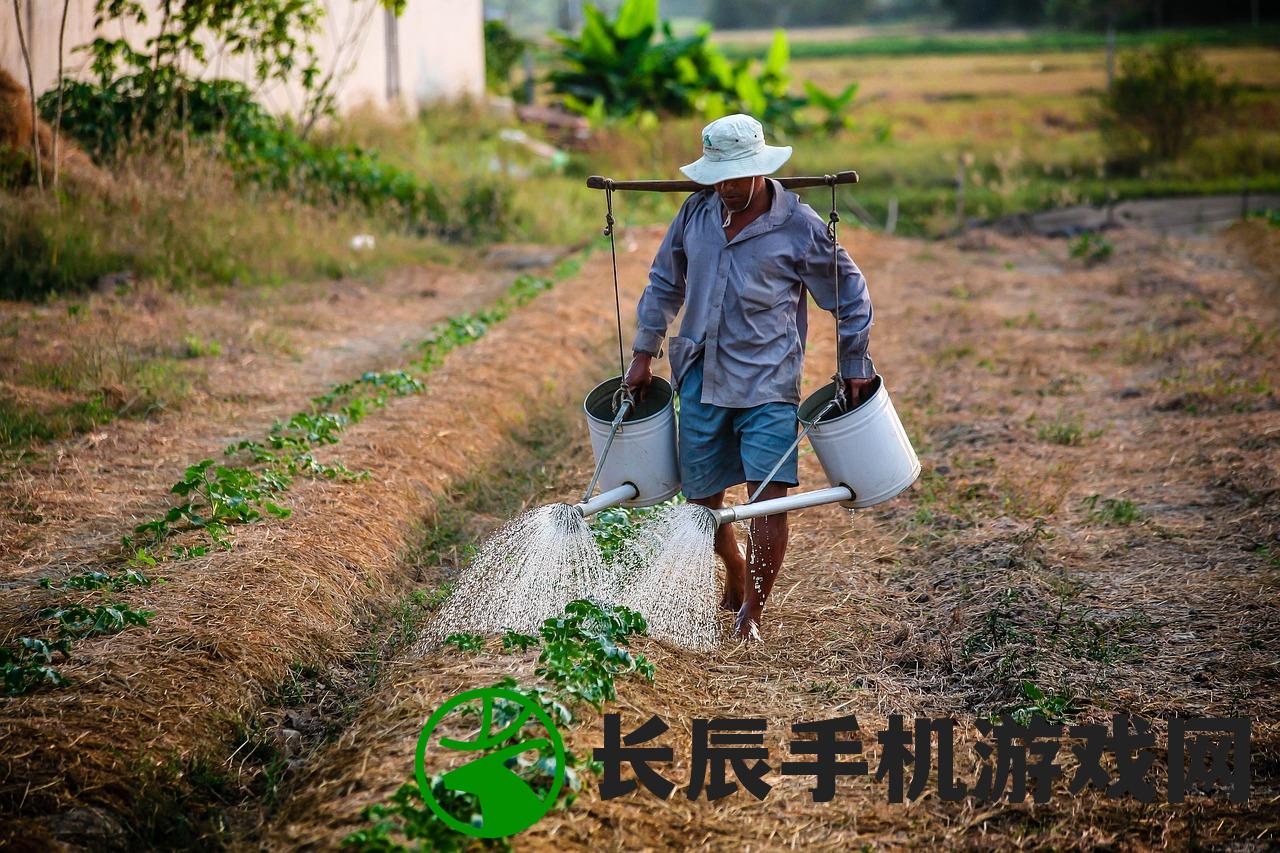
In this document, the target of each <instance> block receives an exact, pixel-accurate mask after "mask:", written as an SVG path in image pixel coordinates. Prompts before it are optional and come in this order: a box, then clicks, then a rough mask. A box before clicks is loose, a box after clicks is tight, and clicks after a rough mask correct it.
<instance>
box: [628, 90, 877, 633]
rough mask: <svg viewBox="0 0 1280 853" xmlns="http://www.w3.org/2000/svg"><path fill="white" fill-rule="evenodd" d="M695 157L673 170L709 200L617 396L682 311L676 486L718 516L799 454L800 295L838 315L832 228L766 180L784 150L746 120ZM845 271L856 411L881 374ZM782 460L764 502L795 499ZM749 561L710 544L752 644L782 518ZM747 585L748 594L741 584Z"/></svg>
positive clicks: (675, 349) (846, 345) (778, 552)
mask: <svg viewBox="0 0 1280 853" xmlns="http://www.w3.org/2000/svg"><path fill="white" fill-rule="evenodd" d="M702 146H703V147H702V157H701V158H700V159H699V160H697V161H696V162H694V163H690V164H689V165H687V166H683V167H681V169H680V171H681V172H683V173H684V174H685V175H686V176H688V177H689V178H690V179H692V180H693V181H695V182H697V183H699V184H703V185H704V186H706V187H707V188H706V189H704V190H700V191H698V192H695V193H693V194H692V195H690V196H689V197H688V198H687V199H686V200H685V202H684V204H683V206H682V207H681V208H680V212H679V213H678V214H677V215H676V218H675V220H674V221H673V222H672V223H671V226H670V227H669V228H668V229H667V234H666V237H665V238H663V241H662V245H661V246H660V247H659V249H658V254H657V257H655V258H654V260H653V266H652V267H651V268H650V270H649V284H648V286H647V287H646V288H645V290H644V294H643V295H642V296H641V297H640V302H639V305H638V306H637V308H636V315H637V321H638V322H637V331H636V338H635V344H634V346H633V347H632V349H633V358H632V361H631V365H630V367H629V368H628V369H627V374H626V378H625V380H624V382H625V384H626V385H627V386H628V387H629V388H631V389H632V390H633V391H635V392H636V393H638V394H640V395H643V394H644V391H645V389H646V388H647V386H648V384H649V382H650V380H651V379H652V378H653V373H652V370H651V364H650V363H651V362H652V360H653V359H655V358H661V357H662V341H663V338H664V337H665V335H666V333H667V328H668V326H669V325H670V323H671V322H672V320H674V319H675V316H676V313H677V312H678V311H679V310H680V307H681V306H682V305H683V306H684V309H685V311H684V320H683V322H682V323H681V326H680V334H679V335H678V336H676V337H672V338H671V340H670V343H669V345H668V347H667V350H668V352H669V353H670V356H671V381H672V384H673V385H675V386H676V388H677V389H678V391H679V396H680V438H679V451H680V477H681V480H682V484H683V491H684V494H685V497H687V498H688V499H689V501H690V502H692V503H696V504H701V505H702V506H706V507H711V508H713V509H716V508H719V507H721V506H723V505H724V493H725V490H726V489H727V488H729V487H730V486H736V485H738V484H739V483H742V482H744V481H745V482H746V484H747V490H748V493H749V494H754V493H755V491H756V489H757V488H758V487H759V485H760V483H761V482H762V481H763V480H765V479H766V478H767V477H768V475H769V472H770V471H771V470H772V469H773V466H774V465H775V464H776V463H777V461H778V460H779V459H780V458H781V457H782V455H783V454H784V453H786V451H787V449H788V448H789V447H790V446H791V443H792V442H793V441H795V438H796V430H797V421H796V410H797V407H798V405H799V403H800V372H801V368H802V366H803V363H804V345H805V333H806V329H807V310H806V309H807V301H806V299H805V294H806V292H807V293H809V294H811V295H812V296H813V299H814V301H815V302H816V303H817V304H818V305H819V306H820V307H822V308H823V309H824V310H826V311H831V312H832V313H833V314H834V313H835V310H836V305H837V299H836V290H835V288H836V275H835V272H834V270H833V269H832V255H833V246H832V240H831V238H830V236H828V233H827V226H826V223H825V222H824V221H823V219H822V217H820V216H819V215H818V213H817V212H816V211H815V210H814V209H813V208H812V207H810V206H809V205H808V204H805V203H804V202H802V201H800V199H799V197H798V196H797V195H796V194H795V193H793V192H790V191H789V190H785V189H784V188H783V187H782V185H781V184H779V183H778V182H777V181H775V180H773V179H772V178H766V177H764V176H765V175H768V174H770V173H772V172H774V171H776V170H777V169H778V168H779V167H780V166H782V164H783V163H785V162H786V161H787V159H788V158H789V157H790V156H791V147H790V146H782V147H779V146H773V145H766V144H765V141H764V130H763V128H762V127H761V125H760V122H758V121H756V120H755V119H754V118H752V117H751V116H747V115H741V114H739V115H730V116H725V117H724V118H720V119H716V120H715V121H713V122H712V123H711V124H709V125H707V126H706V127H705V128H703V131H702ZM835 254H837V255H838V257H839V262H838V264H837V266H838V269H839V282H840V284H839V286H840V294H839V296H840V298H839V306H840V317H839V318H838V320H839V323H840V344H841V352H840V373H841V375H842V376H843V377H844V383H845V393H846V395H847V398H848V399H849V400H850V401H855V402H857V401H861V400H863V399H865V397H866V396H869V393H870V390H871V383H872V378H873V377H874V376H875V369H874V368H873V366H872V364H871V359H870V357H869V356H868V355H867V343H868V338H869V337H870V331H871V298H870V296H869V295H868V293H867V283H866V280H865V279H864V278H863V276H862V273H861V272H860V271H859V270H858V267H857V265H855V264H854V262H853V260H852V259H851V258H850V257H849V255H848V253H847V252H846V251H845V250H844V249H843V248H838V249H837V252H836V253H835ZM796 456H797V453H796V451H794V450H792V451H791V453H790V454H788V456H787V458H786V460H785V461H784V462H783V464H782V467H781V468H780V469H779V470H778V473H777V475H776V476H775V477H774V478H773V480H772V481H771V482H770V483H769V484H768V485H767V486H766V487H765V489H764V491H763V492H762V493H761V494H760V496H759V500H769V499H771V498H778V497H782V496H783V495H785V494H786V493H787V488H788V487H789V486H795V485H798V480H797V475H796ZM749 542H750V549H749V553H748V554H747V556H746V558H745V560H744V558H743V555H742V553H741V552H740V551H739V550H738V544H737V541H736V540H735V538H734V533H733V527H732V525H728V524H726V525H723V526H721V527H720V528H719V529H718V530H717V531H716V535H715V549H716V553H717V554H719V555H720V559H721V560H723V561H724V564H725V593H724V598H723V599H722V601H721V602H720V606H721V608H723V609H726V610H730V611H736V612H737V621H736V625H735V632H736V634H737V636H738V637H740V638H742V639H745V640H758V639H760V633H759V625H760V621H761V614H762V612H763V610H764V605H765V601H767V600H768V598H769V593H770V591H771V590H772V589H773V584H774V581H775V580H776V578H777V576H778V570H779V569H780V568H781V567H782V558H783V555H784V554H785V552H786V548H787V516H786V513H778V514H775V515H769V516H764V517H761V518H756V519H753V520H752V521H751V532H750V537H749ZM748 578H749V579H750V583H748V582H747V580H748Z"/></svg>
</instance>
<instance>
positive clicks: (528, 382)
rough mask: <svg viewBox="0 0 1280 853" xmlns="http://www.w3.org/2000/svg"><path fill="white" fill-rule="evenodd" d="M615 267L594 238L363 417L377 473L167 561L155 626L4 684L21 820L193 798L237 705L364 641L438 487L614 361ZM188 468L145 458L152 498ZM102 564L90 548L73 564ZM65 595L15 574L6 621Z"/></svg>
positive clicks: (35, 824)
mask: <svg viewBox="0 0 1280 853" xmlns="http://www.w3.org/2000/svg"><path fill="white" fill-rule="evenodd" d="M647 262H648V259H641V257H640V256H639V255H636V254H624V256H623V258H622V263H623V274H624V277H625V282H626V284H625V288H626V289H625V295H626V298H628V299H630V300H634V298H635V297H636V296H637V295H638V287H639V286H640V285H641V283H642V282H643V281H644V273H645V270H646V268H647ZM608 275H609V260H608V257H607V256H601V255H597V256H595V257H594V258H592V259H590V260H589V262H588V263H587V264H586V266H585V267H584V269H583V271H582V273H581V274H580V275H579V276H577V277H576V278H574V279H573V280H570V281H565V282H562V283H561V284H560V285H558V286H557V287H556V288H555V289H554V290H552V291H550V292H548V293H545V294H543V295H541V296H540V297H538V298H537V299H536V300H535V301H534V302H532V303H531V304H530V305H529V306H527V307H525V308H524V309H521V310H520V311H518V312H517V313H515V314H513V315H512V316H511V317H510V318H509V319H508V320H507V321H505V322H503V323H501V324H499V325H497V326H495V327H494V328H492V329H491V330H490V331H489V332H488V334H486V335H485V336H484V337H483V338H482V339H480V340H479V341H477V342H475V343H474V344H472V345H470V346H467V347H465V348H463V349H460V350H457V351H455V352H454V353H452V354H451V355H450V356H449V357H448V359H447V360H446V362H445V364H444V365H443V366H442V367H440V368H439V369H438V370H436V371H435V372H434V373H432V375H431V376H430V377H429V380H428V389H427V391H426V392H425V393H423V394H421V395H417V396H412V397H405V398H397V399H394V400H392V401H391V402H390V403H389V404H388V406H387V408H386V409H385V410H383V411H379V412H377V413H375V414H373V415H371V416H369V417H368V418H367V419H366V420H364V421H362V422H361V423H360V424H358V425H355V426H353V427H351V428H350V429H349V430H348V431H347V432H346V433H345V436H344V439H343V441H342V443H341V444H339V445H337V446H336V447H335V448H334V449H333V450H332V455H333V456H335V457H337V458H339V459H341V460H342V461H343V462H344V463H346V464H347V465H348V466H349V467H350V468H351V469H353V470H368V471H369V472H370V474H371V475H372V476H371V477H370V478H369V479H368V480H367V481H365V482H358V483H346V484H335V483H331V482H325V481H310V482H308V481H299V482H298V483H296V484H295V486H294V488H293V489H292V490H291V491H290V492H289V493H288V494H287V496H286V499H287V503H288V504H289V506H291V507H292V508H293V515H292V517H291V518H289V519H288V520H286V521H283V522H270V523H263V524H259V525H253V526H250V527H247V528H243V529H239V530H237V531H236V532H235V539H236V541H235V547H234V549H233V550H231V551H227V552H217V553H213V554H211V555H209V556H208V557H206V558H201V559H195V560H190V561H185V562H180V563H172V564H164V565H163V567H162V568H161V569H160V570H159V571H158V573H159V574H161V575H162V576H164V577H165V578H167V579H168V583H166V584H164V585H160V586H156V587H152V588H149V589H146V590H143V591H139V592H135V593H130V594H128V595H126V596H124V599H125V600H126V601H127V602H128V603H129V604H131V605H132V606H134V607H137V608H146V609H149V610H154V611H155V612H156V614H157V615H156V616H155V617H154V619H153V620H152V622H151V625H150V626H149V627H148V628H146V629H131V630H127V631H124V632H122V633H120V634H117V635H114V636H111V637H106V638H100V639H95V640H91V641H85V642H81V643H78V644H77V645H76V647H75V659H74V660H73V661H72V662H71V663H69V664H68V665H66V666H64V667H61V670H62V671H63V673H64V674H65V675H66V676H67V677H68V678H70V679H71V680H72V681H73V682H74V684H73V685H72V686H71V687H68V688H66V689H56V690H45V691H40V692H36V693H34V694H31V695H28V696H24V697H19V698H15V699H7V700H5V701H4V702H3V704H0V733H2V737H3V742H4V748H3V750H0V802H2V803H3V804H4V805H3V811H4V812H5V813H6V814H7V815H9V816H10V817H12V818H15V819H16V820H15V821H14V822H13V823H11V824H10V826H9V827H8V833H6V834H8V835H10V836H11V837H24V836H32V835H33V834H40V833H44V832H46V831H49V830H57V831H61V832H63V833H65V834H71V835H75V834H77V832H78V831H79V829H78V826H79V824H80V823H85V824H88V830H89V831H88V832H85V833H84V835H86V836H88V837H93V838H103V837H106V838H115V839H117V840H119V839H120V838H122V836H121V834H120V832H121V825H122V824H123V825H128V824H130V823H132V822H133V821H135V820H139V819H141V820H145V819H147V817H148V816H147V814H146V812H147V811H148V809H151V808H153V807H160V808H170V809H172V808H181V806H180V805H179V804H180V803H181V802H182V799H183V795H184V793H185V791H186V790H187V782H186V780H184V779H182V778H180V775H181V773H182V772H183V771H187V770H190V769H192V768H197V767H202V766H203V767H211V768H215V769H216V768H219V767H220V766H222V765H223V763H224V762H226V761H227V760H228V758H229V756H230V755H231V754H232V753H233V751H234V750H235V749H236V748H237V746H240V745H241V744H240V740H239V739H238V735H239V732H238V730H237V721H238V720H240V719H243V718H245V717H246V716H247V715H249V714H250V713H251V712H252V710H253V709H254V708H256V707H257V706H259V705H260V704H261V703H262V702H263V700H264V696H265V695H266V694H267V693H268V692H269V691H270V690H271V689H272V688H273V687H274V686H275V685H277V684H278V683H280V682H281V681H282V680H283V679H284V678H285V676H286V675H287V674H288V672H289V667H290V665H291V664H292V663H294V662H303V663H306V664H309V665H318V666H325V665H326V664H329V663H332V662H334V661H338V660H343V659H348V658H350V657H351V655H352V654H353V653H354V651H355V650H356V649H355V645H356V642H357V637H356V629H355V626H356V624H357V623H358V622H359V620H360V617H361V616H362V614H364V613H365V612H367V610H368V608H369V606H370V604H371V603H372V602H379V601H385V600H386V599H388V598H390V597H392V596H394V595H395V594H397V593H399V592H402V591H404V589H405V588H406V587H407V586H408V584H409V583H410V582H411V581H412V578H410V577H407V576H406V572H405V570H404V564H403V561H402V559H401V558H402V557H403V551H404V548H405V546H406V543H407V542H408V540H409V537H410V535H411V533H412V531H413V529H414V526H415V524H416V523H417V522H418V521H419V520H420V519H421V518H422V517H423V516H424V515H425V514H427V513H428V512H429V511H430V509H431V507H432V506H433V504H434V501H435V499H436V497H437V496H439V495H441V494H443V493H445V492H446V491H447V490H448V489H449V488H450V486H451V484H453V483H455V482H457V481H458V480H459V479H465V478H466V477H467V476H468V475H469V474H470V472H472V471H473V470H475V469H476V468H478V467H481V466H482V465H483V464H484V463H485V462H486V460H488V459H489V458H490V457H491V456H492V455H493V453H494V452H495V451H496V450H498V449H500V448H501V447H502V444H503V440H504V436H505V435H506V433H507V432H508V431H509V430H511V429H513V428H515V427H517V426H518V425H520V424H521V423H522V422H523V420H524V419H525V418H526V416H527V412H528V411H530V404H531V403H537V404H539V405H544V404H545V402H546V401H547V400H548V399H562V400H563V401H564V405H566V406H569V405H576V403H577V401H578V400H579V399H580V396H581V394H582V393H583V391H584V389H586V388H589V387H590V385H591V384H592V383H593V382H594V381H598V379H599V377H598V376H597V375H596V374H597V373H598V366H597V365H599V364H600V363H601V362H602V360H604V359H606V358H607V353H608V351H609V347H608V344H609V337H608V335H609V331H610V328H611V323H610V322H607V321H605V319H604V318H609V317H611V316H612V313H613V293H612V288H611V287H610V286H609V285H608V279H607V276H608ZM423 331H424V332H425V325H424V328H423ZM407 357H408V356H406V358H407ZM332 378H333V379H334V380H337V379H343V378H347V377H345V376H335V377H332ZM225 428H226V425H223V429H225ZM209 444H211V445H212V447H203V446H202V447H199V448H194V447H189V448H188V449H190V450H192V451H194V452H192V453H191V455H190V456H188V457H187V459H186V460H185V461H188V462H194V461H196V460H197V459H198V458H200V456H203V455H210V454H211V453H213V452H216V449H217V448H220V447H221V446H222V443H221V441H219V440H213V441H210V442H209ZM179 470H180V469H179ZM85 476H86V479H87V480H88V481H89V482H93V478H92V474H86V475H85ZM173 476H174V473H173V472H172V471H170V472H169V474H167V475H164V476H161V477H158V478H155V477H152V478H145V479H146V480H147V482H148V484H150V481H151V480H154V479H160V480H162V481H163V482H164V486H162V487H160V488H157V489H155V490H154V491H153V492H152V493H151V494H150V496H149V498H148V499H147V500H143V501H139V504H140V505H141V506H143V507H144V511H148V512H149V511H154V510H155V509H156V508H157V507H159V508H162V507H163V506H164V505H165V504H164V503H163V501H164V500H165V497H164V491H165V490H166V489H167V485H168V483H169V482H171V478H172V477H173ZM86 500H87V501H88V502H90V503H92V501H93V498H92V497H91V496H89V497H87V498H86ZM90 519H91V521H90V524H91V526H94V527H95V528H97V529H95V531H94V535H93V536H92V537H90V536H86V535H85V533H84V532H83V531H77V533H76V534H75V535H77V536H83V537H84V538H90V539H92V540H93V541H95V542H96V541H100V540H104V539H105V540H107V541H110V540H112V539H117V538H118V537H119V536H120V535H121V534H124V533H127V532H128V531H129V530H130V529H131V527H132V525H133V524H134V523H136V521H137V520H138V519H137V517H130V516H129V515H127V514H123V513H122V514H119V515H118V516H116V517H107V516H103V515H98V514H90ZM98 559H99V560H100V559H102V556H99V557H98ZM93 565H95V562H94V559H93V558H92V557H90V558H87V559H81V560H78V561H77V564H76V565H75V568H77V569H80V568H86V567H92V566H93ZM47 568H48V569H49V570H50V571H49V574H53V575H55V576H57V575H60V574H62V573H63V572H65V571H67V570H69V567H65V566H62V565H56V566H47ZM49 599H50V594H49V593H48V592H46V591H43V590H40V589H38V588H37V587H35V585H34V584H33V583H25V584H21V585H16V586H14V587H12V588H10V589H7V590H5V591H4V593H3V597H2V598H0V620H2V621H0V624H4V625H5V626H6V629H7V632H13V633H14V634H15V635H17V634H20V633H21V632H22V630H23V629H24V627H25V626H27V625H29V624H30V620H31V618H32V613H33V612H34V611H35V610H36V609H38V608H39V607H40V606H43V605H45V604H47V603H48V601H49ZM90 810H92V811H90Z"/></svg>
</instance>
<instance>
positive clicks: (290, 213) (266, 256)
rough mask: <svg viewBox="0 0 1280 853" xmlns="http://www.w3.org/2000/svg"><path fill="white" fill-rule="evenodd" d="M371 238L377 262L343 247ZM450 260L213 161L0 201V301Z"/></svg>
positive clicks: (137, 168)
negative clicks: (115, 278) (127, 285)
mask: <svg viewBox="0 0 1280 853" xmlns="http://www.w3.org/2000/svg"><path fill="white" fill-rule="evenodd" d="M366 232H373V233H374V234H375V235H377V237H378V238H379V241H380V248H379V249H378V251H376V252H356V251H353V250H352V249H351V247H350V241H351V237H352V236H353V235H355V234H359V233H366ZM433 255H435V256H441V255H447V252H444V251H441V250H440V249H439V248H438V247H435V246H434V245H433V244H426V243H423V242H422V241H416V240H411V239H409V238H408V237H405V236H401V235H398V234H396V233H395V229H393V228H391V227H389V225H388V224H387V223H380V222H378V221H377V220H370V219H369V218H368V217H366V216H360V215H358V214H356V213H355V212H348V211H345V210H343V209H342V208H339V207H320V206H315V205H311V204H304V203H300V202H298V201H295V200H294V199H291V198H290V197H288V196H286V195H282V194H279V193H274V192H269V191H264V190H258V189H255V188H253V187H251V186H244V185H241V184H238V183H237V182H236V181H235V180H234V179H233V178H232V176H231V174H230V173H229V171H228V170H227V168H226V166H225V165H224V164H223V163H221V162H220V161H219V160H218V159H217V158H216V157H214V156H212V155H209V154H207V153H204V152H201V151H193V152H192V153H191V154H190V155H189V156H188V158H187V160H186V162H185V163H175V162H172V161H170V160H168V159H166V158H163V157H158V156H151V155H147V154H145V153H138V154H136V155H135V156H133V157H130V158H127V159H126V160H125V161H124V162H123V165H122V166H121V167H120V168H119V170H118V171H117V172H116V174H115V179H114V182H113V183H112V185H111V186H110V187H108V188H106V189H105V190H104V191H102V192H94V191H87V190H86V191H80V192H73V193H63V194H61V195H53V194H42V193H37V192H34V191H31V190H26V191H19V192H16V193H0V258H3V259H4V261H5V262H4V263H3V264H0V296H4V297H7V298H19V297H23V298H25V297H41V296H44V297H47V296H52V295H57V294H65V293H70V292H75V291H78V290H83V289H85V288H88V287H91V286H94V285H95V284H97V283H99V281H100V280H101V278H102V277H103V276H108V275H111V274H116V273H118V274H120V276H119V277H120V278H122V279H133V280H142V279H150V280H155V281H157V282H159V283H161V284H165V285H171V286H177V287H184V286H192V285H202V284H236V283H247V284H263V283H267V284H272V283H279V282H284V281H289V280H293V279H313V278H338V277H341V276H343V275H355V274H368V273H372V272H376V271H378V270H380V269H384V268H386V267H388V266H391V265H395V264H399V263H404V262H405V261H407V260H412V259H414V258H418V257H423V256H433Z"/></svg>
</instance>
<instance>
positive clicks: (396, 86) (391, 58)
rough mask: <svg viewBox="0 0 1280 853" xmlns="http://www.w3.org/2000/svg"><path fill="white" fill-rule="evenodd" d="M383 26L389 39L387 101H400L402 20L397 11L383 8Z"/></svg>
mask: <svg viewBox="0 0 1280 853" xmlns="http://www.w3.org/2000/svg"><path fill="white" fill-rule="evenodd" d="M382 15H383V26H384V32H385V35H386V41H387V101H388V103H390V104H395V105H399V103H400V22H399V21H398V20H397V19H396V13H395V12H393V11H391V10H390V9H383V10H382Z"/></svg>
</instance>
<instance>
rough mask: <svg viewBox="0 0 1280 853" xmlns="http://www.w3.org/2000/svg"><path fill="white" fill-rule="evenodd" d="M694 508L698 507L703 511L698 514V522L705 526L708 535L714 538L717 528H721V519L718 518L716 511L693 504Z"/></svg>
mask: <svg viewBox="0 0 1280 853" xmlns="http://www.w3.org/2000/svg"><path fill="white" fill-rule="evenodd" d="M692 506H696V507H698V508H699V509H700V510H702V511H701V512H699V513H698V514H697V518H698V521H699V522H701V523H702V524H703V525H704V526H705V528H706V531H705V532H706V533H708V534H709V535H712V536H714V535H715V532H716V528H717V527H719V526H720V519H719V518H718V517H717V516H716V513H715V510H712V509H708V508H707V507H705V506H701V505H700V504H692Z"/></svg>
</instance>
